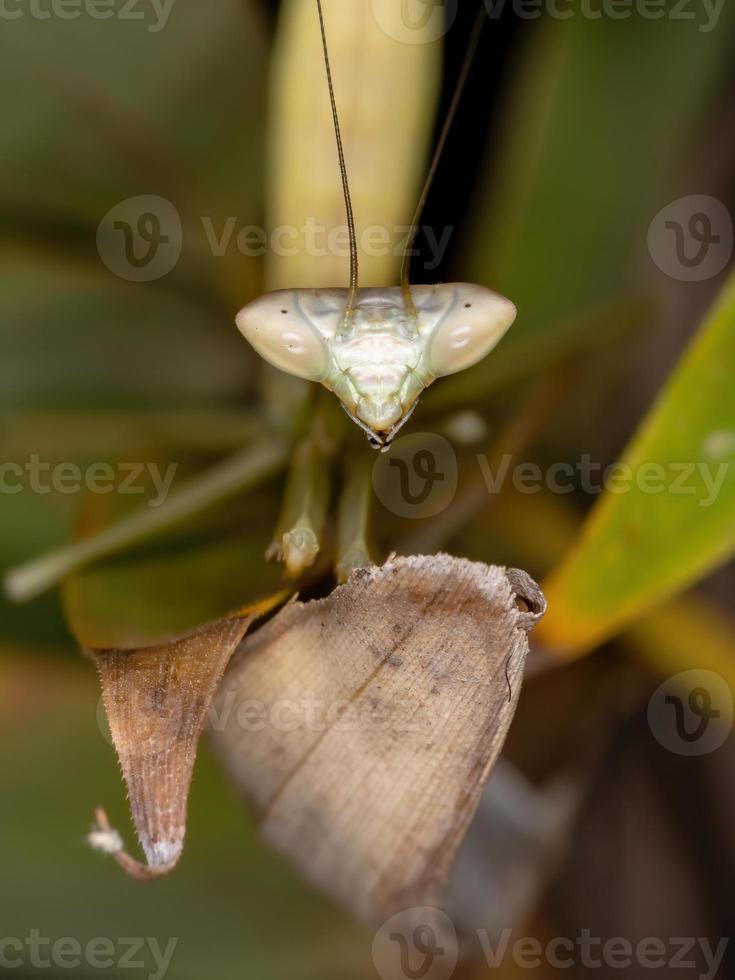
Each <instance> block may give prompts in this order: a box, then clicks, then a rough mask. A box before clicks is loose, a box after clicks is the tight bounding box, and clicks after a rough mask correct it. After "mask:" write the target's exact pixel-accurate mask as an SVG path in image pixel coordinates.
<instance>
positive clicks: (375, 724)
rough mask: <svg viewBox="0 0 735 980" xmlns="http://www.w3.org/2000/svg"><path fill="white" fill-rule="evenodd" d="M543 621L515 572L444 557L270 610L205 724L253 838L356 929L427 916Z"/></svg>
mask: <svg viewBox="0 0 735 980" xmlns="http://www.w3.org/2000/svg"><path fill="white" fill-rule="evenodd" d="M519 600H520V601H519ZM544 609H545V601H544V598H543V595H542V594H541V592H540V590H539V589H538V586H536V584H535V583H534V582H533V581H532V580H531V579H529V577H528V576H527V575H526V574H525V573H523V572H518V571H515V570H509V571H506V570H505V569H504V568H500V567H497V566H486V565H482V564H478V563H474V562H469V561H466V560H462V559H456V558H451V557H449V556H448V555H437V556H433V557H411V558H397V559H395V560H390V561H388V563H387V564H385V565H384V566H382V567H380V568H370V569H362V570H358V571H356V572H354V573H353V575H352V576H351V577H350V579H349V581H348V582H347V584H346V585H343V586H341V587H340V588H337V589H336V590H335V591H334V592H333V593H332V594H331V595H330V596H329V597H328V598H326V599H321V600H316V601H313V602H308V603H299V602H293V603H291V604H290V605H288V606H286V607H285V608H284V609H282V610H281V611H280V612H279V613H278V615H277V616H275V617H274V618H273V619H272V620H271V621H270V622H268V623H267V624H266V625H264V626H263V627H262V628H261V629H260V630H259V631H258V632H257V633H255V634H254V635H253V636H252V637H249V638H247V639H246V640H245V641H244V642H243V643H242V644H241V646H240V648H239V650H238V652H237V654H236V656H235V657H234V658H233V660H232V663H231V666H230V669H229V671H228V673H227V675H226V677H225V681H224V682H223V684H222V687H221V688H220V690H219V692H218V694H217V698H216V700H215V706H214V710H213V712H212V719H213V728H214V731H213V737H214V740H215V743H216V745H217V746H218V749H219V751H220V753H221V755H222V757H223V759H224V761H225V763H226V765H227V767H228V768H229V770H230V772H231V773H232V775H233V776H234V778H235V780H236V782H237V783H238V785H239V786H240V787H241V788H242V789H243V791H245V792H246V793H247V794H248V795H249V796H250V797H251V798H252V799H253V800H254V802H255V804H256V806H257V807H258V809H259V811H260V814H261V825H262V831H263V833H264V835H265V837H266V838H267V839H268V840H269V841H270V842H272V843H273V844H274V845H275V846H276V847H277V848H279V849H280V850H281V851H283V852H284V853H285V854H287V855H288V856H289V857H290V858H291V859H292V860H293V861H294V862H295V863H296V865H297V866H298V867H299V868H300V869H301V871H302V872H303V873H304V874H305V875H306V877H307V878H309V879H310V880H311V881H312V882H313V883H315V884H316V885H317V886H319V887H321V888H323V889H324V890H326V891H327V892H329V893H331V894H332V895H333V896H334V897H335V898H337V899H338V900H340V901H341V902H342V903H344V904H345V905H346V906H348V907H350V908H351V909H352V910H353V911H354V912H355V913H356V914H357V915H358V916H359V917H361V918H362V919H365V920H367V921H371V922H376V921H382V920H383V919H385V918H386V917H387V916H389V915H391V914H393V913H394V912H396V911H397V910H400V909H402V908H405V907H407V906H410V905H426V904H432V903H436V902H438V901H440V899H441V895H442V892H443V889H444V886H445V883H446V880H447V877H448V874H449V871H450V868H451V865H452V862H453V860H454V856H455V854H456V851H457V848H458V847H459V844H460V842H461V840H462V838H463V836H464V833H465V831H466V829H467V826H468V824H469V822H470V819H471V817H472V815H473V813H474V811H475V808H476V807H477V804H478V801H479V799H480V795H481V793H482V790H483V788H484V786H485V784H486V782H487V779H488V777H489V775H490V771H491V769H492V766H493V764H494V762H495V760H496V758H497V756H498V753H499V752H500V748H501V746H502V744H503V741H504V739H505V736H506V733H507V731H508V727H509V725H510V721H511V718H512V716H513V712H514V710H515V705H516V701H517V699H518V695H519V692H520V685H521V677H522V673H523V665H524V661H525V658H526V654H527V652H528V640H527V633H528V631H529V630H530V629H531V628H532V627H533V625H534V624H535V622H537V621H538V619H539V618H540V617H541V616H542V615H543V612H544Z"/></svg>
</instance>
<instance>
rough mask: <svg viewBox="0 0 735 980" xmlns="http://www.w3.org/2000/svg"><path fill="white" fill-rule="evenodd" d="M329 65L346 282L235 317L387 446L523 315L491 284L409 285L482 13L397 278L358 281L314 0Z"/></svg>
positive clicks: (290, 294)
mask: <svg viewBox="0 0 735 980" xmlns="http://www.w3.org/2000/svg"><path fill="white" fill-rule="evenodd" d="M316 4H317V12H318V16H319V26H320V30H321V39H322V48H323V54H324V64H325V69H326V76H327V86H328V90H329V99H330V104H331V108H332V118H333V122H334V132H335V139H336V144H337V156H338V162H339V172H340V176H341V179H342V189H343V192H344V200H345V209H346V212H347V226H348V230H349V240H350V282H349V286H348V287H347V288H326V289H281V290H277V291H275V292H272V293H266V294H265V295H263V296H260V297H259V298H258V299H256V300H254V301H253V302H251V303H249V304H248V305H247V306H245V307H244V308H243V309H242V310H240V312H239V313H238V315H237V326H238V328H239V330H240V331H241V333H242V334H243V335H244V337H245V338H246V339H247V340H248V341H249V342H250V344H251V345H252V347H253V348H254V349H255V350H256V351H257V353H258V354H260V356H261V357H263V358H264V359H265V360H266V361H268V362H269V363H270V364H272V365H273V366H274V367H276V368H279V369H280V370H281V371H285V372H286V373H287V374H291V375H294V376H295V377H298V378H303V379H306V380H308V381H316V382H320V383H321V384H322V385H324V387H325V388H327V389H328V390H329V391H332V392H334V394H335V395H336V396H337V398H338V399H339V401H340V403H341V404H342V407H343V408H344V409H345V411H346V412H347V414H348V415H349V416H350V418H351V419H352V420H353V422H355V423H356V424H357V425H358V426H359V427H360V428H361V429H363V430H364V431H365V433H366V434H367V437H368V441H369V443H370V445H371V446H372V447H373V448H374V449H379V450H381V451H382V452H386V451H387V450H389V449H390V445H391V442H392V441H393V439H394V437H395V435H396V434H397V433H398V432H399V431H400V429H401V428H402V427H403V426H404V425H405V424H406V422H407V421H408V420H409V418H410V417H411V415H412V414H413V412H414V410H415V408H416V405H417V402H418V398H419V395H420V394H421V392H422V391H423V390H424V389H425V388H427V387H428V386H429V385H430V384H432V382H433V381H435V380H436V379H437V378H440V377H444V376H446V375H450V374H456V373H457V372H458V371H463V370H465V369H466V368H468V367H471V366H472V365H474V364H476V363H477V362H478V361H480V360H482V359H483V358H484V357H486V356H487V354H489V353H490V351H491V350H492V349H493V348H494V347H495V345H496V344H497V343H498V341H499V340H500V339H501V337H502V336H503V335H504V334H505V332H506V331H507V330H508V328H509V327H510V326H511V325H512V323H513V322H514V320H515V318H516V308H515V306H514V305H513V303H511V302H510V300H507V299H505V298H504V297H503V296H500V295H498V294H497V293H495V292H493V291H492V290H490V289H488V288H487V287H485V286H480V285H475V284H471V283H463V282H458V283H441V284H438V285H434V286H425V285H421V286H411V285H410V282H409V268H410V262H409V257H410V252H411V247H412V245H413V242H414V240H415V237H416V233H417V229H418V222H419V220H420V217H421V213H422V211H423V207H424V204H425V202H426V198H427V195H428V191H429V187H430V185H431V181H432V178H433V176H434V173H435V171H436V167H437V164H438V161H439V158H440V156H441V153H442V150H443V148H444V144H445V142H446V139H447V136H448V133H449V129H450V127H451V124H452V121H453V118H454V114H455V112H456V108H457V104H458V102H459V99H460V96H461V93H462V89H463V88H464V83H465V81H466V78H467V72H468V69H469V65H470V63H471V60H472V56H473V55H474V51H475V49H476V46H477V40H478V38H479V29H480V26H481V24H482V19H481V18H480V19H478V22H477V25H476V29H475V32H474V34H473V38H472V41H471V43H470V48H469V50H468V53H467V57H466V59H465V64H464V68H463V70H462V73H461V75H460V79H459V82H458V85H457V89H456V91H455V95H454V99H453V102H452V105H451V107H450V110H449V113H448V115H447V119H446V122H445V124H444V128H443V131H442V134H441V136H440V139H439V142H438V145H437V149H436V152H435V155H434V159H433V161H432V164H431V167H430V169H429V174H428V177H427V180H426V184H425V186H424V190H423V192H422V194H421V197H420V200H419V203H418V207H417V209H416V213H415V215H414V219H413V222H412V225H411V231H410V233H409V236H408V238H407V241H406V246H405V249H404V255H403V262H402V267H401V283H400V285H399V286H386V287H378V288H376V287H371V288H363V289H361V288H360V287H359V274H358V250H357V235H356V232H355V218H354V213H353V207H352V199H351V195H350V187H349V181H348V177H347V166H346V163H345V153H344V146H343V142H342V135H341V130H340V122H339V114H338V112H337V103H336V98H335V93H334V84H333V80H332V71H331V65H330V58H329V48H328V44H327V34H326V28H325V22H324V12H323V8H322V0H316Z"/></svg>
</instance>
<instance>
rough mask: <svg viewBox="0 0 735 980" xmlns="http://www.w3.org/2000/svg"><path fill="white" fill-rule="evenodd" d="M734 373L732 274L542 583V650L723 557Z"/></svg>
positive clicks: (733, 455) (623, 617)
mask: <svg viewBox="0 0 735 980" xmlns="http://www.w3.org/2000/svg"><path fill="white" fill-rule="evenodd" d="M733 377H735V277H733V278H732V279H731V280H730V282H729V284H728V285H727V286H726V288H725V290H724V292H723V294H722V296H721V299H720V301H719V302H718V304H717V306H716V308H715V310H714V311H713V313H712V314H711V316H710V317H709V319H708V320H707V321H706V322H705V323H704V325H703V326H702V328H701V330H700V332H699V335H698V336H697V338H696V340H695V341H694V343H693V344H692V346H691V348H690V349H689V351H688V352H687V353H686V354H685V355H684V357H683V358H682V360H681V362H680V364H679V365H678V367H677V369H676V370H675V372H674V374H673V376H672V378H671V379H670V381H669V382H668V384H667V385H666V387H665V388H664V390H663V392H662V394H661V396H660V398H659V400H658V402H657V404H655V405H654V407H653V408H652V410H651V411H650V413H649V415H648V416H647V418H646V419H645V420H644V422H643V423H642V425H641V426H640V428H639V430H638V433H637V435H636V436H635V438H634V439H633V441H632V443H631V445H630V446H629V448H628V450H627V451H626V452H625V454H624V456H623V459H622V466H623V467H626V468H627V471H628V473H629V474H630V477H631V479H627V474H626V472H625V470H619V474H620V477H619V479H618V480H617V481H613V483H612V484H610V483H609V482H608V487H607V489H606V490H605V492H604V494H603V496H602V497H601V498H600V500H599V501H598V503H597V504H596V505H595V507H594V508H593V510H592V512H591V513H590V515H589V517H588V519H587V521H586V522H585V525H584V527H583V530H582V533H581V535H580V537H579V539H578V541H577V544H576V546H575V547H574V548H573V549H572V551H571V552H570V554H569V555H568V557H567V558H566V560H565V561H564V562H563V563H562V565H561V566H560V567H559V568H558V569H557V570H556V572H555V573H554V574H553V575H552V576H551V579H550V581H548V582H547V583H546V584H545V586H544V591H545V592H546V595H547V598H548V601H549V615H548V617H547V618H546V620H545V621H544V625H543V628H542V630H541V631H540V634H539V635H540V636H542V637H543V640H544V641H545V642H546V643H548V644H549V645H551V646H554V647H560V648H563V649H564V650H569V651H580V650H584V649H589V648H590V647H592V646H594V645H596V644H599V643H601V642H603V641H604V640H605V639H606V638H608V637H609V636H611V635H613V634H614V633H615V632H617V631H618V630H620V629H621V628H622V627H623V626H625V625H627V624H628V623H630V622H631V621H633V620H634V619H636V618H638V617H639V616H640V615H641V614H642V613H644V612H645V611H647V610H649V609H651V608H652V607H654V606H655V605H656V604H657V603H659V602H661V601H663V600H664V599H665V598H667V597H668V596H670V595H672V594H674V593H676V592H678V591H680V590H682V589H683V588H685V586H687V585H689V584H690V583H692V582H694V581H696V580H697V579H698V578H700V577H701V576H703V575H705V574H706V573H707V572H709V571H711V570H712V569H713V568H715V567H717V566H718V565H720V564H721V563H722V562H724V561H726V560H727V559H728V558H729V556H730V555H731V554H732V552H733V550H734V549H735V465H734V464H735V385H734V384H733ZM626 488H627V489H626Z"/></svg>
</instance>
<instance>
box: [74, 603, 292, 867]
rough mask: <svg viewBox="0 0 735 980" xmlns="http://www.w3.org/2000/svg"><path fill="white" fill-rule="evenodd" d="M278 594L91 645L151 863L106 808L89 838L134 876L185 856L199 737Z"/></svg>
mask: <svg viewBox="0 0 735 980" xmlns="http://www.w3.org/2000/svg"><path fill="white" fill-rule="evenodd" d="M272 605H273V602H268V603H262V604H260V605H258V606H251V607H248V608H246V609H243V610H239V611H238V612H236V613H233V614H232V615H230V616H227V617H224V618H222V619H219V620H217V621H216V622H214V623H210V624H207V625H206V626H202V627H201V628H200V629H198V630H196V631H194V632H192V633H189V634H188V635H186V636H184V637H181V638H180V639H178V640H175V641H173V642H171V643H166V644H162V645H160V646H153V647H146V648H143V649H137V650H124V649H111V650H88V651H87V652H88V653H89V654H90V655H91V656H92V657H93V658H94V659H95V661H96V663H97V668H98V670H99V675H100V680H101V683H102V694H103V700H104V705H105V710H106V712H107V718H108V721H109V725H110V732H111V735H112V740H113V742H114V745H115V748H116V750H117V754H118V757H119V760H120V766H121V768H122V772H123V776H124V778H125V783H126V785H127V790H128V797H129V800H130V809H131V814H132V818H133V822H134V824H135V829H136V832H137V834H138V839H139V840H140V844H141V847H142V848H143V852H144V854H145V857H146V861H147V864H142V863H141V862H140V861H137V860H136V859H135V858H133V857H132V856H131V855H130V854H128V853H127V852H126V851H125V850H124V848H123V843H122V839H121V838H120V835H119V834H118V833H117V832H116V831H115V830H114V829H113V828H112V827H111V826H110V824H109V821H108V820H107V816H106V814H105V812H104V810H102V809H98V810H97V813H96V818H97V826H96V828H95V829H94V830H93V831H92V833H91V834H90V835H89V841H90V843H91V844H92V846H94V847H95V848H97V849H98V850H102V851H104V852H106V853H110V854H112V855H113V856H114V858H115V860H116V861H117V862H118V864H119V865H120V866H121V867H122V868H123V870H125V871H126V872H127V873H128V874H129V875H131V877H134V878H137V879H139V880H149V879H151V878H157V877H160V876H161V875H164V874H167V873H168V872H169V871H171V870H172V869H173V868H174V867H175V865H176V863H177V862H178V860H179V857H180V856H181V851H182V848H183V844H184V834H185V831H186V805H187V799H188V795H189V786H190V784H191V777H192V771H193V768H194V759H195V757H196V750H197V745H198V742H199V738H200V736H201V733H202V729H203V727H204V724H205V721H206V716H207V712H208V711H209V709H210V707H211V704H212V699H213V698H214V695H215V692H216V690H217V687H218V685H219V683H220V681H221V680H222V675H223V674H224V670H225V667H226V666H227V662H228V660H229V659H230V657H231V656H232V654H233V652H234V650H235V648H236V647H237V644H238V643H239V642H240V641H241V640H242V638H243V637H244V635H245V633H246V631H247V629H248V627H249V626H250V624H251V623H252V622H253V620H254V619H255V618H256V617H257V616H258V615H260V614H261V613H263V612H264V611H266V609H268V608H270V607H271V606H272Z"/></svg>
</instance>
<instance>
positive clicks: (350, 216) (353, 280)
mask: <svg viewBox="0 0 735 980" xmlns="http://www.w3.org/2000/svg"><path fill="white" fill-rule="evenodd" d="M316 6H317V10H318V11H319V29H320V30H321V35H322V48H323V50H324V67H325V68H326V70H327V85H328V86H329V102H330V104H331V106H332V119H333V120H334V135H335V138H336V140H337V156H338V157H339V172H340V176H341V177H342V191H343V193H344V197H345V210H346V212H347V228H348V230H349V235H350V292H349V296H348V299H347V310H346V311H345V317H346V318H347V319H349V318H350V317H351V316H352V311H353V309H354V307H355V302H356V300H357V286H358V265H357V234H356V233H355V215H354V212H353V210H352V197H351V196H350V184H349V181H348V180H347V166H346V164H345V151H344V147H343V145H342V132H341V130H340V126H339V114H338V112H337V100H336V99H335V97H334V83H333V82H332V68H331V65H330V63H329V47H328V45H327V32H326V28H325V27H324V11H323V10H322V0H316Z"/></svg>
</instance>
